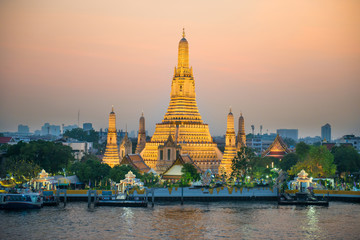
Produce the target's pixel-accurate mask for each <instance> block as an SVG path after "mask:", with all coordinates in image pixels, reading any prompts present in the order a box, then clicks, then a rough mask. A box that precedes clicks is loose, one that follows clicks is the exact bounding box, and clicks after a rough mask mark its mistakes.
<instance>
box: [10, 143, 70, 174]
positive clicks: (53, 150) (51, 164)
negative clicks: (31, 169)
mask: <svg viewBox="0 0 360 240" xmlns="http://www.w3.org/2000/svg"><path fill="white" fill-rule="evenodd" d="M71 151H72V149H71V147H69V146H64V145H62V144H61V143H55V142H48V141H43V140H38V141H31V142H30V143H24V142H19V143H17V144H15V145H12V146H10V147H9V148H8V151H7V153H6V155H5V157H6V158H14V159H21V160H24V161H25V162H28V163H34V164H36V165H38V166H39V167H40V168H43V169H45V171H47V172H49V173H57V172H59V171H62V169H63V168H66V167H67V166H68V165H69V163H70V162H72V161H73V160H74V157H73V155H72V152H71Z"/></svg>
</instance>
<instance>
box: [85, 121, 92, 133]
mask: <svg viewBox="0 0 360 240" xmlns="http://www.w3.org/2000/svg"><path fill="white" fill-rule="evenodd" d="M83 130H84V131H91V130H93V126H92V123H83Z"/></svg>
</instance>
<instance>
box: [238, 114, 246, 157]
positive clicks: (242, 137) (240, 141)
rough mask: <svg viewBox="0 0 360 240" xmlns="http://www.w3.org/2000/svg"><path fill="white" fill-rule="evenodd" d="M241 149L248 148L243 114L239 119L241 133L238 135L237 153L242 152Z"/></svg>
mask: <svg viewBox="0 0 360 240" xmlns="http://www.w3.org/2000/svg"><path fill="white" fill-rule="evenodd" d="M241 147H246V134H245V121H244V117H243V115H242V113H240V117H239V131H238V135H237V148H236V149H237V151H240V149H241Z"/></svg>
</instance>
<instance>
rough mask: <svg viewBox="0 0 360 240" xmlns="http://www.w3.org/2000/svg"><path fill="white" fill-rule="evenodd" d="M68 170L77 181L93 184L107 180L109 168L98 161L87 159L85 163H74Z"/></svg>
mask: <svg viewBox="0 0 360 240" xmlns="http://www.w3.org/2000/svg"><path fill="white" fill-rule="evenodd" d="M70 170H71V171H72V172H74V173H75V174H76V176H78V178H79V180H80V181H82V182H84V183H86V182H88V181H90V182H92V183H95V182H100V181H102V180H103V179H108V178H109V176H110V172H111V167H110V166H109V165H107V164H105V163H101V162H100V161H98V160H93V159H89V160H87V161H86V162H76V163H74V164H72V165H71V166H70Z"/></svg>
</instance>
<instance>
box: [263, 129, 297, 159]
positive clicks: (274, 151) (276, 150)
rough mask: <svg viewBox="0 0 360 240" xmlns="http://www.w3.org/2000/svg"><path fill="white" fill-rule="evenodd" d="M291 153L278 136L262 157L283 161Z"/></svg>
mask: <svg viewBox="0 0 360 240" xmlns="http://www.w3.org/2000/svg"><path fill="white" fill-rule="evenodd" d="M290 152H291V151H290V149H289V148H288V147H287V145H286V143H285V142H284V141H283V140H282V138H281V137H280V135H279V134H278V135H277V136H276V138H275V140H274V142H273V143H272V144H271V145H270V146H269V147H268V149H266V151H265V152H263V153H262V157H275V158H280V159H281V158H283V157H284V156H285V155H286V154H288V153H290Z"/></svg>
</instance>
